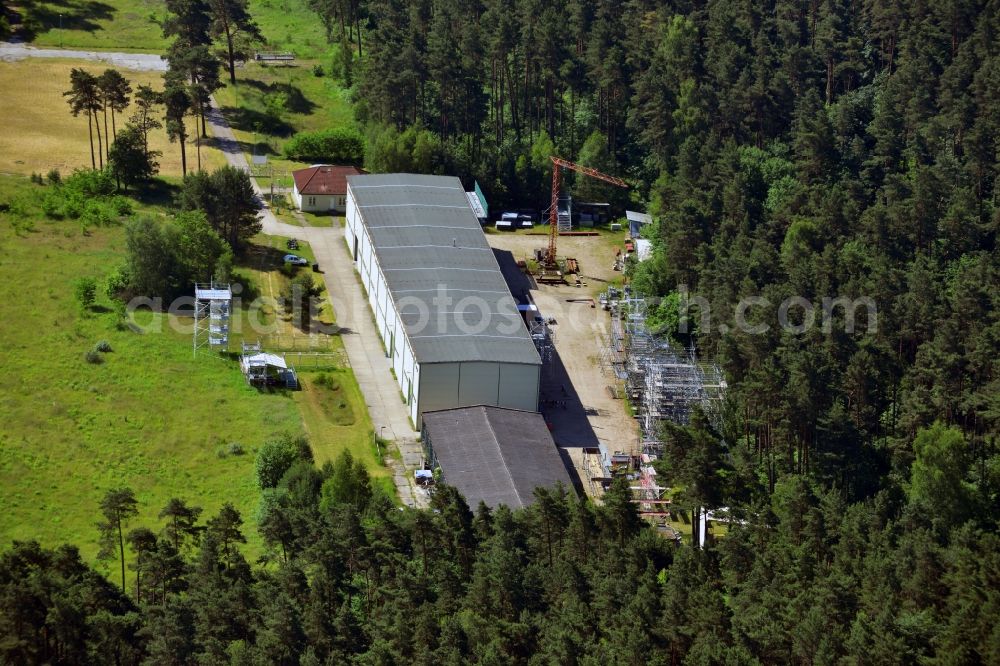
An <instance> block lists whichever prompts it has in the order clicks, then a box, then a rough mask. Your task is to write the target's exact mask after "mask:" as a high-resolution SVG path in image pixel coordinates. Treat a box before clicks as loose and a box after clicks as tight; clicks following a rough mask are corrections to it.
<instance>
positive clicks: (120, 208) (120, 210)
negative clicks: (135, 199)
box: [111, 197, 134, 217]
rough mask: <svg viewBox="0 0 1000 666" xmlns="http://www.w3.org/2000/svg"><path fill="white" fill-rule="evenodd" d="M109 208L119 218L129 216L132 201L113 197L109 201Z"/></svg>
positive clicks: (131, 209)
mask: <svg viewBox="0 0 1000 666" xmlns="http://www.w3.org/2000/svg"><path fill="white" fill-rule="evenodd" d="M111 208H112V209H113V210H114V211H115V213H116V214H117V215H118V216H119V217H125V216H127V215H131V214H132V211H133V210H134V209H133V207H132V200H131V199H129V198H128V197H114V198H113V199H112V200H111Z"/></svg>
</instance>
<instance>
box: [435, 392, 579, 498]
mask: <svg viewBox="0 0 1000 666" xmlns="http://www.w3.org/2000/svg"><path fill="white" fill-rule="evenodd" d="M424 428H425V429H426V431H427V438H428V440H429V441H430V445H431V446H432V447H433V448H434V455H435V457H436V458H437V461H438V464H439V465H440V466H441V473H442V478H443V480H444V482H445V483H448V484H450V485H453V486H455V487H456V488H458V490H459V492H461V493H462V495H464V496H465V499H466V501H468V503H469V505H470V506H475V505H477V504H478V503H479V500H483V501H484V502H486V504H487V505H489V506H491V507H496V506H498V505H500V504H506V505H507V506H509V507H511V508H518V507H522V506H527V505H529V504H531V503H532V502H534V499H535V498H534V494H533V492H534V490H535V488H537V487H539V486H543V487H547V488H551V487H552V486H555V485H556V483H557V482H559V481H561V482H562V483H563V484H564V485H565V486H566V489H567V490H569V489H571V488H572V487H573V483H572V481H571V480H570V477H569V473H568V472H567V471H566V466H565V465H564V464H563V461H562V458H561V457H560V455H559V450H558V449H557V448H556V444H555V442H554V441H553V440H552V435H551V434H549V429H548V426H547V425H546V423H545V419H544V418H542V415H541V414H536V413H534V412H522V411H519V410H516V409H504V408H502V407H462V408H459V409H446V410H442V411H436V412H425V413H424Z"/></svg>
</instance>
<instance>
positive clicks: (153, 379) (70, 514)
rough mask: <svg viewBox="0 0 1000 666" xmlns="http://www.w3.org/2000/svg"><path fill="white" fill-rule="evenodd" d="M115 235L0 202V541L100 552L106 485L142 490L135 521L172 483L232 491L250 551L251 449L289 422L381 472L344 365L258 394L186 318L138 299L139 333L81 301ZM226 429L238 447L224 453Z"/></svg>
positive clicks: (17, 182) (209, 497)
mask: <svg viewBox="0 0 1000 666" xmlns="http://www.w3.org/2000/svg"><path fill="white" fill-rule="evenodd" d="M37 189H39V186H35V185H31V184H29V183H28V182H27V180H26V179H24V178H19V177H10V176H0V201H8V200H10V199H11V197H12V196H14V195H15V194H17V193H19V194H20V195H21V196H24V195H25V194H28V195H31V193H32V192H34V191H36V190H37ZM146 212H152V213H157V212H159V210H158V209H146ZM123 237H124V234H123V232H122V229H121V228H120V227H111V228H97V229H93V230H92V231H91V233H90V234H89V235H83V234H82V233H81V231H80V229H79V226H78V225H76V224H74V223H72V222H51V221H47V220H44V219H43V218H42V217H41V216H40V215H39V216H38V219H37V220H36V221H34V223H33V228H32V229H31V230H30V231H25V230H24V229H23V225H21V228H20V230H18V231H16V232H15V229H14V227H13V225H12V224H11V220H9V219H7V216H6V215H5V214H0V303H2V306H0V308H2V309H0V314H2V317H0V339H2V340H3V341H4V343H5V352H6V358H5V361H4V363H3V368H4V373H3V381H4V385H3V389H0V396H2V399H0V424H2V426H0V506H3V507H4V508H5V511H3V512H2V513H0V543H9V541H10V540H12V539H38V540H40V541H42V542H43V543H46V544H48V545H55V544H58V543H63V542H73V543H76V544H78V545H79V546H80V548H81V551H82V553H83V554H84V556H85V557H86V558H87V559H88V560H93V558H94V556H95V555H96V552H97V545H96V529H95V528H94V523H95V522H96V521H97V518H98V508H97V507H98V502H99V500H100V498H101V496H102V495H103V493H104V492H105V491H106V490H107V489H108V488H111V487H114V486H119V485H128V486H130V487H132V488H133V489H134V490H135V491H136V494H137V496H138V498H139V501H140V512H141V513H140V517H139V519H138V520H137V521H135V523H134V524H135V525H139V524H142V525H148V526H150V527H152V528H154V529H158V528H159V521H158V520H157V519H156V514H157V513H158V512H159V510H160V509H161V508H162V506H163V505H164V504H165V503H166V501H167V500H168V499H170V498H171V497H174V496H177V497H181V498H183V499H185V500H186V501H188V502H190V503H192V504H196V505H199V506H202V507H203V508H204V509H205V512H206V517H207V516H210V515H212V514H214V513H215V512H217V510H218V508H219V507H220V506H221V505H222V503H223V502H225V501H231V502H233V503H234V504H235V505H236V506H237V508H238V509H239V510H240V511H241V513H242V514H243V517H244V519H245V521H246V525H245V530H244V531H245V533H246V535H247V536H248V538H249V539H250V545H249V548H248V553H249V554H250V555H251V556H256V555H258V554H260V552H261V549H262V544H261V542H260V540H259V537H258V536H257V533H256V529H255V527H254V523H253V521H254V512H255V509H256V506H257V501H258V496H259V492H258V490H257V487H256V482H255V476H254V457H255V453H256V451H257V450H258V449H259V447H260V446H261V444H262V443H263V442H264V441H266V440H267V439H268V438H270V437H272V436H274V435H277V434H280V433H285V432H291V433H301V432H304V431H305V432H307V433H308V434H309V435H310V436H311V438H312V443H313V447H314V453H315V456H316V458H317V461H318V462H320V463H322V462H323V461H325V460H329V459H332V458H334V457H335V456H336V455H337V454H338V453H339V452H340V451H341V450H342V449H344V448H347V449H349V450H351V452H352V453H353V454H355V455H357V456H358V457H360V458H361V459H362V460H364V462H365V463H366V464H368V465H369V466H370V468H371V469H372V472H373V474H374V475H376V476H377V477H379V478H386V476H387V472H386V471H385V470H384V469H382V468H379V467H377V463H376V456H375V453H374V451H372V450H371V441H370V437H371V431H372V428H371V423H370V421H369V419H368V415H367V413H366V410H365V405H364V401H363V400H362V399H361V396H360V392H359V390H358V387H357V384H356V382H355V381H354V378H353V375H352V374H351V372H350V371H349V370H347V369H343V368H342V369H340V370H337V371H335V375H336V377H337V380H338V381H337V388H336V390H334V389H331V388H328V387H317V386H316V385H315V383H314V382H313V381H312V378H314V377H315V376H316V374H315V373H311V372H307V373H305V375H304V381H303V384H304V387H305V389H306V390H304V391H299V392H287V393H286V392H272V393H259V392H257V391H256V390H254V389H251V388H249V387H248V386H247V385H246V383H245V382H244V380H243V377H242V375H241V374H240V372H239V368H238V365H237V363H236V361H235V360H227V359H223V358H220V357H219V356H217V355H214V354H211V353H209V352H200V353H199V356H198V357H197V358H195V357H194V356H193V355H192V348H191V337H190V333H189V326H188V327H187V328H186V327H185V323H187V322H186V321H185V320H183V319H173V318H168V317H167V316H166V315H160V314H153V313H148V312H147V313H145V314H144V315H142V316H140V317H139V323H141V324H142V325H143V329H144V330H145V331H146V332H144V333H142V334H140V333H136V332H133V331H132V330H129V329H127V328H126V329H124V330H122V329H120V328H119V327H118V326H117V325H116V323H117V317H116V315H114V314H112V313H111V312H110V311H109V308H108V307H107V306H108V305H110V304H109V303H108V302H107V301H106V300H105V299H103V298H99V302H98V307H97V308H95V310H94V311H92V312H82V311H81V310H80V308H79V306H78V304H77V303H76V301H75V298H74V296H73V288H72V281H73V280H75V279H76V278H79V277H82V276H92V277H95V278H97V279H98V280H99V281H101V280H102V279H103V278H104V277H105V276H106V275H107V274H108V273H109V272H110V271H111V270H112V269H113V267H114V266H116V265H117V264H118V262H119V261H120V260H121V257H122V252H123V245H124V242H123ZM268 241H269V239H268V238H266V237H261V238H260V239H259V242H260V243H262V244H266V243H267V242H268ZM305 249H306V250H307V248H305ZM241 270H244V269H241ZM264 273H265V272H262V273H260V275H264ZM279 276H281V274H280V273H278V274H277V276H272V277H273V279H278V278H279ZM255 288H256V289H258V290H260V287H259V286H258V287H255ZM140 314H141V313H140ZM188 322H189V320H188ZM335 339H336V338H335ZM100 340H106V341H108V342H109V343H110V345H111V347H112V349H113V351H112V352H109V353H106V354H102V356H103V358H104V362H103V363H101V364H98V365H94V364H90V363H87V362H86V361H85V360H84V354H85V353H86V352H87V351H88V350H90V349H92V348H93V347H94V345H95V344H96V343H97V342H98V341H100ZM337 344H339V339H338V340H337ZM234 443H238V444H239V445H240V447H241V448H242V450H243V454H242V455H234V454H232V453H231V450H232V449H231V445H232V444H234Z"/></svg>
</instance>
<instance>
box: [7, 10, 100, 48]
mask: <svg viewBox="0 0 1000 666" xmlns="http://www.w3.org/2000/svg"><path fill="white" fill-rule="evenodd" d="M8 11H9V12H10V13H11V14H13V16H9V20H10V22H11V24H12V25H14V26H18V25H19V30H18V32H19V33H20V35H21V36H22V37H24V38H25V39H27V40H31V39H33V38H34V37H35V36H37V35H39V34H41V33H43V32H48V31H49V30H54V29H57V28H62V29H63V30H82V31H86V32H94V31H97V30H100V29H101V25H100V24H99V23H98V21H110V20H111V19H113V18H114V16H115V14H116V13H117V11H118V10H117V9H116V8H115V7H113V6H111V5H109V4H107V3H105V2H99V1H98V0H49V1H47V2H45V3H44V4H42V3H39V2H24V3H22V4H21V11H22V12H23V14H17V10H15V9H8Z"/></svg>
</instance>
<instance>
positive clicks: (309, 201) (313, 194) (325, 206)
mask: <svg viewBox="0 0 1000 666" xmlns="http://www.w3.org/2000/svg"><path fill="white" fill-rule="evenodd" d="M362 173H364V171H363V170H362V169H358V168H357V167H353V166H335V165H332V164H316V165H313V166H311V167H309V168H308V169H299V170H298V171H293V172H292V178H293V180H294V181H295V183H294V185H293V186H292V201H294V202H295V205H296V206H297V207H298V209H299V210H304V211H310V212H320V213H325V212H331V211H332V212H337V213H343V212H344V210H346V208H347V177H348V176H355V175H358V174H362Z"/></svg>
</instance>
